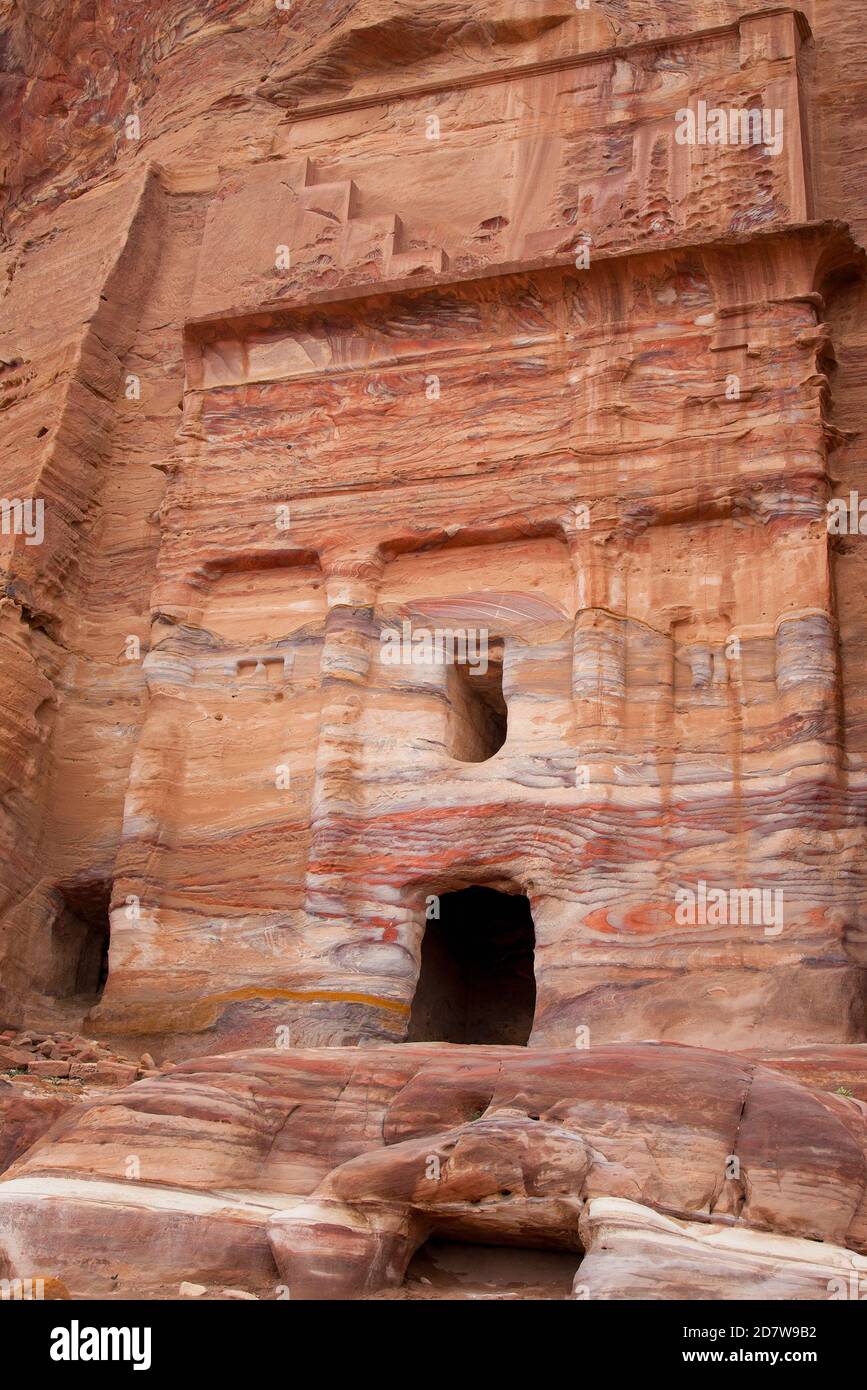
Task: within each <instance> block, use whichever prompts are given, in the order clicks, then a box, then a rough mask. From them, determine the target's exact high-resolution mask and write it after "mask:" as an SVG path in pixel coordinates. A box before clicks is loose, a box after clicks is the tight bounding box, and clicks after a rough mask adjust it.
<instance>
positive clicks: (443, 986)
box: [407, 888, 536, 1047]
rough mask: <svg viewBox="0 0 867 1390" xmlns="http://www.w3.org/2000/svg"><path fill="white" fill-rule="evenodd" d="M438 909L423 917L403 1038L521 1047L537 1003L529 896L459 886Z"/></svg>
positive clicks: (526, 1037) (442, 899)
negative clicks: (435, 915)
mask: <svg viewBox="0 0 867 1390" xmlns="http://www.w3.org/2000/svg"><path fill="white" fill-rule="evenodd" d="M439 910H440V916H439V919H438V920H437V919H434V920H431V921H428V922H426V923H425V932H424V938H423V940H422V947H421V970H420V971H419V977H418V985H417V987H416V992H415V998H414V999H413V1004H412V1014H411V1016H410V1023H409V1031H408V1033H407V1041H408V1042H455V1043H500V1044H513V1045H515V1046H518V1047H523V1046H525V1044H526V1042H527V1039H528V1038H529V1036H530V1029H531V1028H532V1026H533V1013H534V1011H535V1007H536V980H535V975H534V973H533V953H534V948H535V934H534V931H533V918H532V915H531V913H530V903H529V900H528V899H527V898H526V897H524V896H523V895H521V894H518V893H498V892H495V891H494V889H492V888H464V889H463V890H462V891H461V892H457V893H444V894H443V895H442V897H441V898H440V899H439Z"/></svg>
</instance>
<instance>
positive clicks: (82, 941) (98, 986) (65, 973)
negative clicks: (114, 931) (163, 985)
mask: <svg viewBox="0 0 867 1390" xmlns="http://www.w3.org/2000/svg"><path fill="white" fill-rule="evenodd" d="M59 892H60V896H61V909H60V912H59V913H58V915H57V917H56V918H55V921H54V927H53V930H52V940H51V972H50V984H49V987H48V989H47V991H46V992H47V993H48V994H52V995H53V996H54V997H55V998H56V999H76V1000H79V1001H80V1002H81V1003H84V1004H87V1005H88V1006H92V1005H93V1004H95V1003H97V1002H98V1001H99V999H101V997H102V992H103V990H104V989H105V982H106V980H107V979H108V942H109V905H110V902H111V884H110V883H108V882H106V881H105V880H104V879H88V880H86V881H76V882H75V883H63V884H60V885H59Z"/></svg>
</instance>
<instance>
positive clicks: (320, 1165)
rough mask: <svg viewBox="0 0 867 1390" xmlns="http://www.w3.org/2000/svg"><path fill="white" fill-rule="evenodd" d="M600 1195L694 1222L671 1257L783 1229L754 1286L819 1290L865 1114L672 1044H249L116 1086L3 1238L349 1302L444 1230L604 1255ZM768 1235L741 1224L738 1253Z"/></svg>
mask: <svg viewBox="0 0 867 1390" xmlns="http://www.w3.org/2000/svg"><path fill="white" fill-rule="evenodd" d="M179 1154H182V1156H183V1157H182V1162H180V1163H179ZM733 1175H734V1176H733ZM597 1198H618V1199H622V1201H623V1202H624V1203H626V1204H632V1203H639V1204H640V1205H641V1207H642V1208H645V1207H646V1208H650V1209H651V1211H650V1213H649V1217H648V1219H650V1218H652V1217H653V1215H654V1213H659V1214H661V1215H664V1216H666V1217H667V1218H671V1219H672V1220H673V1221H674V1222H675V1223H676V1222H686V1223H687V1225H688V1230H687V1231H686V1233H685V1236H684V1241H683V1245H684V1248H683V1251H682V1252H680V1246H679V1245H677V1248H676V1249H675V1250H674V1253H673V1254H672V1256H671V1259H672V1262H673V1268H674V1267H679V1265H678V1261H680V1262H681V1263H682V1262H684V1261H686V1262H688V1260H689V1258H690V1257H691V1255H690V1252H691V1251H694V1252H695V1255H696V1259H697V1260H698V1263H699V1265H700V1266H701V1268H702V1270H703V1271H705V1270H706V1266H707V1261H708V1259H709V1256H707V1254H706V1251H707V1250H708V1249H710V1250H711V1251H713V1250H714V1249H715V1248H716V1246H715V1244H714V1243H713V1240H712V1239H711V1237H712V1236H713V1233H714V1232H717V1233H718V1231H719V1230H720V1229H725V1230H727V1231H729V1232H730V1233H732V1232H734V1233H741V1232H744V1231H746V1232H751V1233H757V1232H758V1233H771V1234H773V1235H774V1236H775V1237H786V1238H787V1239H790V1240H791V1242H792V1248H793V1250H794V1252H795V1253H794V1254H793V1255H792V1259H793V1261H795V1263H796V1266H797V1268H796V1269H795V1271H794V1273H792V1275H791V1279H789V1276H788V1275H787V1274H786V1270H787V1269H788V1265H787V1263H786V1260H787V1256H786V1250H787V1248H788V1247H787V1246H786V1244H785V1241H782V1240H778V1241H777V1244H776V1245H774V1243H773V1242H771V1244H770V1246H769V1247H768V1249H769V1250H771V1251H772V1252H776V1254H775V1255H774V1256H773V1257H774V1258H776V1259H777V1260H778V1262H779V1263H780V1266H781V1269H782V1270H783V1274H782V1275H781V1280H782V1282H777V1283H775V1282H774V1281H773V1280H770V1281H769V1282H768V1285H767V1290H766V1291H765V1292H764V1293H763V1292H762V1291H761V1287H760V1286H761V1279H762V1277H763V1276H760V1274H759V1275H757V1276H756V1281H757V1292H756V1295H755V1296H756V1297H771V1296H785V1297H800V1296H807V1295H802V1294H801V1293H799V1292H798V1290H799V1289H800V1288H801V1284H800V1283H799V1281H800V1280H801V1278H802V1275H803V1277H804V1278H810V1279H812V1278H813V1274H810V1273H809V1271H808V1272H807V1274H804V1270H803V1269H802V1265H803V1262H804V1260H805V1259H807V1256H806V1255H805V1254H804V1253H803V1251H802V1250H801V1246H802V1245H803V1244H804V1243H806V1242H825V1243H826V1245H828V1246H834V1247H839V1250H838V1251H837V1253H828V1252H827V1251H824V1250H823V1251H822V1252H821V1253H822V1259H820V1260H818V1264H819V1265H821V1268H822V1269H824V1268H825V1265H826V1264H827V1265H828V1268H830V1269H833V1270H837V1269H843V1268H845V1269H846V1270H848V1269H850V1268H851V1269H853V1270H855V1271H856V1272H857V1271H858V1270H860V1269H861V1267H862V1265H861V1264H858V1262H857V1261H855V1262H852V1261H849V1263H848V1264H847V1263H846V1260H847V1259H848V1256H846V1254H845V1252H846V1251H847V1250H848V1251H850V1252H852V1253H853V1254H860V1255H864V1254H865V1253H867V1111H865V1108H864V1106H863V1105H862V1104H861V1103H860V1102H858V1101H856V1100H852V1099H848V1098H845V1097H839V1096H836V1095H830V1094H828V1093H823V1092H820V1091H815V1090H811V1089H809V1088H807V1087H805V1086H803V1085H801V1084H800V1083H798V1082H796V1081H793V1080H791V1079H789V1078H787V1077H785V1076H782V1075H780V1074H778V1073H775V1072H773V1071H771V1070H769V1069H768V1068H766V1067H763V1066H761V1065H759V1064H757V1063H756V1062H754V1061H749V1060H747V1059H742V1058H735V1057H730V1056H727V1055H725V1054H722V1053H715V1052H708V1051H703V1050H700V1049H692V1048H684V1047H676V1046H666V1045H663V1044H647V1045H644V1046H640V1045H639V1046H636V1045H631V1046H620V1047H617V1046H610V1047H600V1048H597V1049H594V1050H592V1051H591V1052H580V1051H578V1050H576V1049H573V1050H571V1051H568V1052H547V1051H544V1050H541V1049H538V1050H525V1049H520V1048H475V1047H461V1048H458V1047H445V1046H439V1047H437V1046H423V1045H417V1044H411V1045H407V1046H404V1047H379V1048H375V1049H370V1048H359V1049H347V1048H332V1049H321V1050H312V1051H311V1050H298V1051H271V1052H265V1051H253V1052H247V1053H235V1054H231V1055H227V1056H225V1057H214V1058H209V1059H205V1060H200V1061H189V1062H185V1063H182V1064H180V1065H179V1066H178V1067H176V1068H175V1069H174V1070H173V1071H171V1072H170V1073H169V1074H167V1075H166V1076H164V1077H160V1078H157V1079H154V1080H146V1081H141V1082H138V1083H137V1084H136V1085H135V1086H133V1087H131V1088H130V1089H128V1090H126V1091H123V1092H113V1093H109V1094H108V1095H107V1096H106V1098H105V1100H104V1101H103V1102H101V1103H100V1104H98V1105H93V1104H91V1105H90V1106H89V1107H88V1108H86V1109H84V1110H82V1111H80V1112H78V1113H77V1115H76V1116H73V1117H71V1118H70V1119H68V1120H67V1121H66V1122H65V1123H64V1126H63V1128H62V1130H58V1131H55V1134H54V1137H53V1138H52V1139H51V1140H50V1142H44V1143H42V1144H41V1145H39V1146H38V1147H37V1148H36V1149H34V1150H33V1152H32V1153H31V1154H29V1155H25V1157H24V1158H23V1159H22V1160H21V1161H19V1162H18V1163H17V1164H16V1165H15V1166H14V1167H13V1168H12V1169H11V1170H10V1171H9V1172H8V1173H7V1174H6V1176H5V1178H4V1180H3V1181H2V1182H0V1251H2V1252H3V1254H4V1256H5V1258H6V1260H7V1262H8V1264H9V1265H10V1266H11V1268H10V1269H9V1275H10V1276H17V1277H20V1278H25V1277H28V1276H29V1275H31V1274H32V1272H33V1267H34V1266H38V1267H39V1268H50V1269H51V1270H52V1271H53V1272H55V1273H56V1274H57V1275H58V1276H59V1277H60V1278H61V1279H62V1280H63V1281H64V1282H65V1283H66V1284H67V1285H68V1286H69V1288H70V1291H71V1292H72V1294H73V1296H86V1295H90V1296H93V1295H96V1296H102V1297H108V1296H112V1295H117V1296H149V1297H173V1296H179V1290H180V1285H181V1284H182V1283H190V1284H195V1285H201V1286H202V1287H203V1288H204V1289H207V1290H215V1289H221V1288H234V1289H241V1290H244V1291H247V1292H251V1293H256V1294H257V1295H259V1296H262V1297H269V1296H270V1297H275V1296H279V1291H280V1290H281V1289H283V1288H288V1290H289V1291H290V1294H291V1296H293V1297H299V1298H323V1297H325V1298H354V1297H365V1296H373V1295H376V1294H377V1293H378V1292H380V1290H387V1289H389V1288H391V1289H392V1290H394V1289H398V1288H399V1287H400V1286H401V1285H402V1282H403V1277H404V1273H405V1271H406V1268H407V1265H408V1263H409V1261H410V1259H411V1257H412V1256H413V1255H414V1254H415V1252H416V1251H417V1250H418V1249H419V1248H420V1247H421V1246H423V1245H424V1244H425V1242H426V1241H427V1240H428V1239H429V1238H433V1239H434V1240H438V1241H460V1242H462V1243H467V1244H468V1245H471V1246H476V1245H494V1246H499V1245H507V1246H508V1245H514V1246H518V1247H527V1246H529V1247H531V1248H537V1249H542V1250H545V1249H548V1250H554V1251H558V1250H559V1251H567V1252H572V1253H573V1255H574V1262H575V1265H576V1266H577V1264H578V1262H579V1260H580V1258H581V1254H582V1251H583V1250H584V1249H585V1248H589V1249H590V1250H591V1253H594V1252H595V1253H594V1259H596V1257H597V1255H598V1248H597V1247H598V1241H597V1240H596V1237H595V1236H593V1238H592V1240H590V1238H589V1237H586V1236H585V1235H584V1234H583V1233H582V1222H583V1221H584V1220H585V1213H586V1212H587V1207H588V1202H589V1203H590V1204H591V1207H592V1202H593V1200H594V1199H597ZM603 1210H605V1209H604V1208H603ZM587 1219H590V1218H589V1217H588V1218H587ZM642 1219H643V1218H642ZM699 1222H700V1223H702V1224H703V1226H704V1228H705V1229H706V1231H707V1233H708V1240H707V1241H704V1242H702V1241H701V1240H699V1242H698V1244H695V1239H696V1236H695V1231H694V1230H693V1225H692V1224H690V1223H699ZM591 1227H592V1229H593V1230H595V1226H592V1222H591ZM653 1229H656V1228H653ZM659 1229H661V1230H662V1231H663V1234H664V1235H665V1239H666V1240H668V1238H669V1236H671V1234H672V1231H675V1232H676V1231H677V1230H678V1229H679V1228H678V1227H677V1226H674V1227H671V1228H669V1227H664V1228H659ZM629 1230H630V1231H632V1227H631V1226H630V1227H629ZM638 1234H639V1236H641V1239H644V1234H643V1227H642V1228H640V1229H639V1232H638ZM649 1238H650V1237H648V1239H649ZM636 1239H638V1237H636ZM588 1240H589V1245H588ZM630 1240H632V1236H630ZM690 1241H692V1244H690ZM594 1242H595V1243H594ZM82 1243H85V1245H86V1248H87V1251H88V1259H87V1262H86V1264H85V1265H83V1264H82V1262H81V1259H80V1249H81V1245H82ZM675 1244H676V1242H675ZM723 1244H724V1245H725V1242H723ZM640 1248H641V1246H640V1241H639V1242H638V1245H637V1246H636V1250H640ZM725 1248H726V1250H729V1246H727V1245H725ZM764 1248H765V1247H763V1246H762V1245H761V1243H760V1242H759V1244H755V1243H753V1244H752V1245H751V1244H750V1243H749V1241H747V1242H746V1243H745V1244H743V1245H738V1242H737V1240H735V1241H734V1242H733V1244H732V1245H731V1251H732V1252H733V1254H732V1260H733V1262H734V1265H737V1261H738V1259H739V1258H741V1257H740V1256H739V1255H738V1253H737V1252H738V1251H739V1250H743V1252H745V1253H744V1254H743V1258H744V1259H749V1258H750V1257H751V1252H758V1253H757V1255H756V1258H757V1259H758V1257H759V1255H761V1258H762V1259H763V1258H765V1256H764V1255H762V1251H763V1250H764ZM618 1249H619V1247H618ZM630 1249H631V1246H630ZM22 1252H23V1253H22ZM679 1252H680V1253H679ZM618 1258H619V1256H618ZM629 1258H630V1259H631V1258H632V1256H630V1257H629ZM636 1258H637V1256H636ZM726 1258H728V1255H727V1256H726ZM768 1258H771V1255H768ZM823 1260H824V1263H823ZM835 1261H836V1263H835ZM28 1262H31V1263H28ZM862 1264H863V1261H862ZM759 1265H761V1260H759ZM591 1268H595V1265H594V1266H591ZM783 1275H785V1278H784V1277H783ZM630 1277H632V1276H630ZM636 1277H637V1276H636ZM669 1277H670V1279H672V1280H673V1279H674V1278H675V1273H672V1274H671V1275H670V1276H668V1275H666V1276H663V1275H662V1274H660V1279H661V1280H663V1279H664V1278H665V1279H668V1278H669ZM701 1277H702V1278H710V1275H709V1274H706V1273H702V1276H701ZM715 1277H716V1276H715ZM816 1277H818V1275H817V1276H816ZM595 1278H596V1276H595V1275H593V1279H592V1280H591V1287H592V1283H593V1280H595ZM718 1278H719V1280H720V1281H722V1282H723V1283H724V1282H725V1280H726V1278H727V1275H726V1267H725V1263H724V1262H723V1263H722V1264H721V1266H720V1269H719V1271H718ZM732 1278H735V1275H734V1274H733V1275H732ZM787 1280H788V1282H787ZM599 1287H600V1289H601V1288H602V1287H603V1285H602V1284H600V1286H599ZM605 1287H607V1285H606V1286H605ZM780 1290H783V1292H780ZM785 1290H788V1292H785ZM599 1296H600V1297H607V1296H609V1295H608V1294H607V1293H603V1292H600V1294H599ZM678 1296H682V1294H681V1295H678ZM721 1296H722V1295H721Z"/></svg>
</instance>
